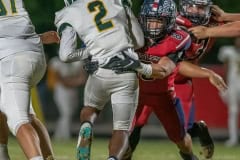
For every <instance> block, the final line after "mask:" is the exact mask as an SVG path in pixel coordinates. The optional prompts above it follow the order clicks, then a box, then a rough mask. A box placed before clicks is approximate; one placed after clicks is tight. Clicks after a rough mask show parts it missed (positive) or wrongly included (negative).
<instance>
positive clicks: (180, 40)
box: [170, 29, 191, 50]
mask: <svg viewBox="0 0 240 160" xmlns="http://www.w3.org/2000/svg"><path fill="white" fill-rule="evenodd" d="M170 37H171V41H173V42H174V43H175V45H176V50H181V49H187V48H189V46H190V44H191V37H190V35H189V34H188V33H187V32H185V31H183V30H180V29H175V30H174V31H173V32H172V33H171V35H170Z"/></svg>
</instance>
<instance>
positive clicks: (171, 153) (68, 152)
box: [9, 138, 240, 160]
mask: <svg viewBox="0 0 240 160" xmlns="http://www.w3.org/2000/svg"><path fill="white" fill-rule="evenodd" d="M75 145H76V139H72V140H70V141H65V142H59V141H53V148H54V152H55V156H56V159H57V160H75ZM215 145H216V150H215V155H214V158H213V160H240V146H238V147H234V148H226V147H225V146H224V145H223V143H220V142H218V143H216V144H215ZM107 147H108V141H107V140H106V139H96V138H95V139H94V141H93V146H92V160H106V157H107V155H108V151H107ZM199 150H200V147H199V145H197V143H194V152H195V153H196V154H197V155H198V156H199V157H200V155H199ZM9 152H10V155H11V160H25V159H26V158H25V157H24V155H23V153H22V151H21V150H20V148H19V146H18V144H17V142H16V140H15V139H13V138H11V139H10V141H9ZM180 159H181V158H180V157H179V155H178V149H177V148H176V147H175V145H174V144H172V143H171V142H169V141H168V140H162V139H155V140H146V139H143V140H142V141H141V143H140V145H139V147H138V148H137V150H136V152H135V154H134V158H133V160H180ZM200 159H201V160H203V157H200Z"/></svg>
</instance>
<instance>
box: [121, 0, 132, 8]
mask: <svg viewBox="0 0 240 160" xmlns="http://www.w3.org/2000/svg"><path fill="white" fill-rule="evenodd" d="M122 4H123V6H124V7H130V8H131V7H132V1H131V0H122Z"/></svg>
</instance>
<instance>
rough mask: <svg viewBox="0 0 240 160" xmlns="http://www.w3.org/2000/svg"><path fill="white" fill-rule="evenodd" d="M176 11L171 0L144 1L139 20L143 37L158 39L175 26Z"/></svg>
mask: <svg viewBox="0 0 240 160" xmlns="http://www.w3.org/2000/svg"><path fill="white" fill-rule="evenodd" d="M176 15H177V11H176V5H175V3H174V1H173V0H148V1H144V3H143V5H142V7H141V10H140V15H139V22H140V24H141V26H142V29H143V31H144V36H145V38H148V39H152V40H154V41H157V40H160V39H162V38H163V37H165V36H166V34H168V33H170V32H171V31H172V29H173V28H174V27H175V19H176Z"/></svg>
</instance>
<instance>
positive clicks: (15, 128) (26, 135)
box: [1, 52, 46, 160]
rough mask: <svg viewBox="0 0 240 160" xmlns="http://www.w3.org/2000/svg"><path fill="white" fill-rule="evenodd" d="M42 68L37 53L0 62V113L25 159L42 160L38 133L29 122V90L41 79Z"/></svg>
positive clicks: (41, 55)
mask: <svg viewBox="0 0 240 160" xmlns="http://www.w3.org/2000/svg"><path fill="white" fill-rule="evenodd" d="M30 66H31V67H30ZM45 67H46V63H45V57H44V55H43V54H40V53H36V52H29V53H27V52H25V53H22V54H20V53H19V54H16V55H11V56H8V57H6V58H4V59H2V60H1V68H5V70H4V73H1V92H2V96H1V98H2V99H1V102H2V104H3V105H2V107H1V110H2V112H3V113H4V114H6V117H7V120H8V121H7V122H8V126H9V128H10V130H11V132H12V133H13V134H14V135H16V137H17V140H18V142H19V144H20V146H21V147H22V149H23V151H24V153H25V155H26V157H27V158H28V159H33V158H34V159H36V160H41V159H43V157H42V153H41V149H40V143H39V138H38V135H37V132H36V130H35V129H34V128H33V126H32V125H31V122H30V121H31V119H30V117H29V103H30V102H29V101H30V87H31V86H33V85H35V84H36V82H38V81H39V80H40V79H41V78H42V76H43V74H44V72H45Z"/></svg>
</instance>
